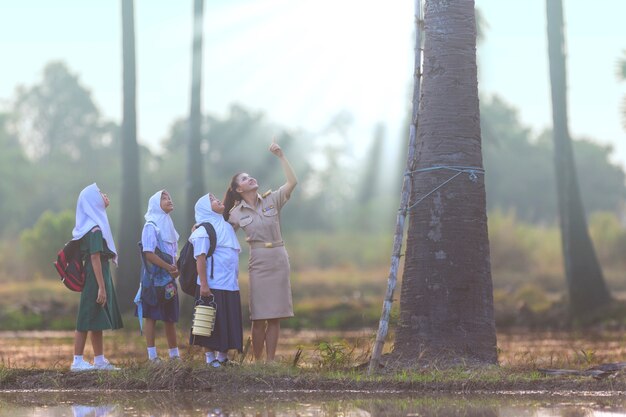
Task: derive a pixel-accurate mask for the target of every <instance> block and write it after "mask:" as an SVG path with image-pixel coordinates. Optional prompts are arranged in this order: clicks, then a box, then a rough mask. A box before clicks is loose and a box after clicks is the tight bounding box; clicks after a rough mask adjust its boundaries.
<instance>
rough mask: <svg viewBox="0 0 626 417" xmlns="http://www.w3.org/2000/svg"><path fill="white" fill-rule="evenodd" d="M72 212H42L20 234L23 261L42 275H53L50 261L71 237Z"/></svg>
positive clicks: (54, 258)
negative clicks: (35, 220)
mask: <svg viewBox="0 0 626 417" xmlns="http://www.w3.org/2000/svg"><path fill="white" fill-rule="evenodd" d="M73 228H74V213H73V212H71V211H69V210H66V211H63V212H61V213H53V212H51V211H46V212H44V213H43V214H42V215H41V217H40V218H39V220H37V222H36V223H35V224H34V225H33V227H32V228H30V229H26V230H24V231H23V232H22V234H21V236H20V243H21V247H22V250H23V257H24V258H23V259H24V263H25V264H26V265H28V267H29V268H30V269H31V270H32V272H34V273H37V274H39V275H42V276H47V277H50V276H55V272H54V268H53V267H52V262H54V261H55V260H56V255H57V252H58V251H59V249H61V248H62V247H63V244H65V243H66V242H67V241H68V240H70V239H71V238H72V235H71V232H72V229H73Z"/></svg>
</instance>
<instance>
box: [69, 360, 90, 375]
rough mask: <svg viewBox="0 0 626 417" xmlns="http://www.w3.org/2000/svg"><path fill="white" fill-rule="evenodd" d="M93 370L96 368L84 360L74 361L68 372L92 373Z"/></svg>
mask: <svg viewBox="0 0 626 417" xmlns="http://www.w3.org/2000/svg"><path fill="white" fill-rule="evenodd" d="M94 369H96V368H95V367H94V366H93V365H92V364H90V363H89V362H87V361H86V360H84V359H81V360H80V361H78V362H76V361H74V362H73V363H72V366H70V371H72V372H85V371H93V370H94Z"/></svg>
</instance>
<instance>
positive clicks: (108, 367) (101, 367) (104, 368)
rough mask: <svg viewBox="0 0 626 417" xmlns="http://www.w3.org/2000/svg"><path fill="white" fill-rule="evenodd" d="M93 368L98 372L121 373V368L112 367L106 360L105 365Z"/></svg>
mask: <svg viewBox="0 0 626 417" xmlns="http://www.w3.org/2000/svg"><path fill="white" fill-rule="evenodd" d="M93 367H94V369H95V370H97V371H119V370H120V368H118V367H117V366H113V365H111V363H110V362H109V361H108V360H106V359H105V360H104V363H101V364H94V365H93Z"/></svg>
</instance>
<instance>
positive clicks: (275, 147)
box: [270, 137, 284, 158]
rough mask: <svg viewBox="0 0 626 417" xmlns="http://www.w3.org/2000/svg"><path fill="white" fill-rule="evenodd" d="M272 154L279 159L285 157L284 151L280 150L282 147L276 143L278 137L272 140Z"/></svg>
mask: <svg viewBox="0 0 626 417" xmlns="http://www.w3.org/2000/svg"><path fill="white" fill-rule="evenodd" d="M270 152H271V153H273V154H274V155H276V156H277V157H279V158H282V157H283V156H284V154H283V150H282V149H281V148H280V145H279V144H278V143H276V137H273V138H272V144H271V145H270Z"/></svg>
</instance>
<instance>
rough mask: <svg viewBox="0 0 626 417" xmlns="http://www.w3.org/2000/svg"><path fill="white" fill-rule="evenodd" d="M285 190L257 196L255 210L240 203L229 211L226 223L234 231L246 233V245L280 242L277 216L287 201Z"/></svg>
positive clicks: (281, 188) (281, 189) (281, 238)
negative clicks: (239, 229)
mask: <svg viewBox="0 0 626 417" xmlns="http://www.w3.org/2000/svg"><path fill="white" fill-rule="evenodd" d="M285 188H286V186H284V185H283V186H282V187H280V188H279V189H278V190H276V191H272V192H270V193H269V194H267V193H265V194H264V197H262V196H261V195H258V194H257V205H256V209H255V208H254V207H251V206H249V205H248V203H246V202H245V201H241V202H240V203H239V204H237V205H236V206H235V207H233V208H232V209H231V211H230V217H229V218H228V222H229V223H230V224H232V225H233V227H234V228H235V230H237V228H242V229H243V230H244V231H245V232H246V241H247V242H248V243H257V242H263V243H278V242H282V240H283V237H282V234H281V233H280V216H279V214H280V209H281V208H282V207H283V206H284V205H285V203H286V202H287V200H289V196H288V195H287V193H286V192H285Z"/></svg>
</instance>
